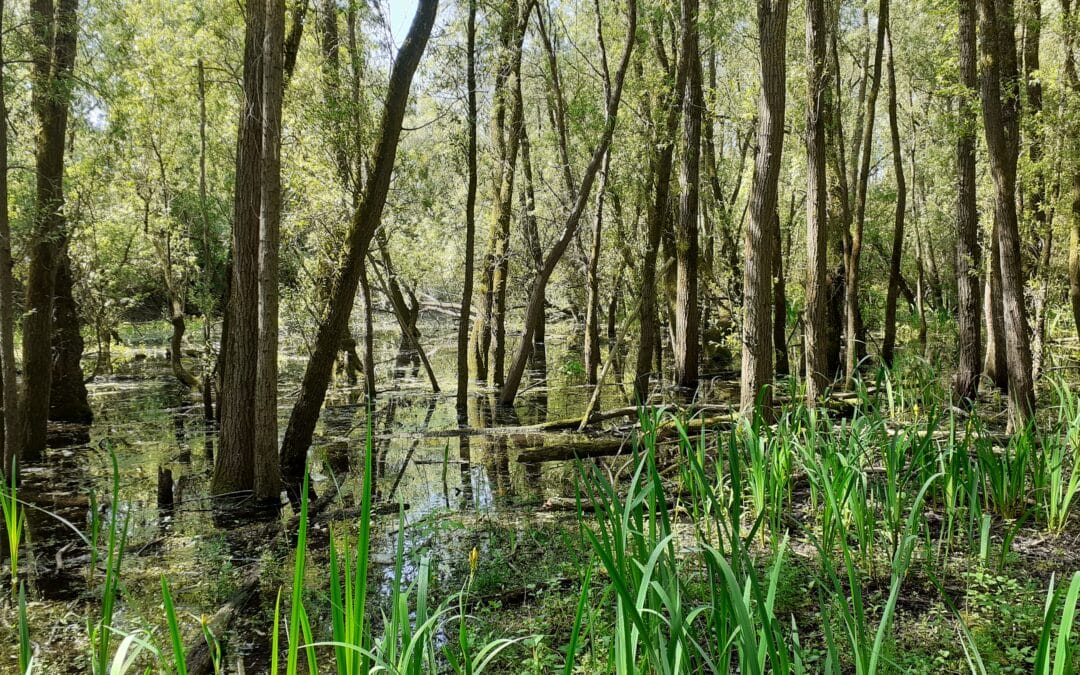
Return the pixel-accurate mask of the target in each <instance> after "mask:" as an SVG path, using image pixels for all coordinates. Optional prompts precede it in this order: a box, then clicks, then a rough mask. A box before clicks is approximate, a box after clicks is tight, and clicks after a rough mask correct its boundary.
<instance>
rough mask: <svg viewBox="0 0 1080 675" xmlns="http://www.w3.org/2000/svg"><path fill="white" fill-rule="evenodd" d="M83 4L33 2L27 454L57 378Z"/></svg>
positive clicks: (39, 445)
mask: <svg viewBox="0 0 1080 675" xmlns="http://www.w3.org/2000/svg"><path fill="white" fill-rule="evenodd" d="M77 7H78V2H77V0H59V2H57V4H56V5H55V7H54V4H53V1H52V0H32V2H31V3H30V27H31V31H32V34H33V38H34V46H33V48H32V50H31V51H32V60H33V69H32V70H33V73H32V82H33V91H32V94H31V108H32V109H33V111H34V117H35V118H36V120H37V124H38V130H37V139H36V146H35V151H34V161H35V175H36V177H37V186H36V193H35V201H34V222H33V226H32V227H33V229H32V231H31V238H30V241H31V246H30V266H29V269H28V271H27V280H26V313H25V317H24V319H23V379H22V395H21V400H20V408H21V412H22V416H23V422H22V433H21V438H20V439H19V441H20V445H21V449H22V452H23V457H24V459H27V460H31V461H33V460H36V459H39V458H40V457H41V455H42V452H43V451H44V449H45V435H46V430H47V427H46V424H47V422H46V420H47V418H48V414H49V391H50V389H51V386H52V373H51V371H52V321H53V289H54V285H55V280H56V274H57V265H58V255H59V252H60V250H61V248H62V246H61V245H62V242H63V240H64V239H65V237H66V234H65V230H66V227H67V226H66V223H65V222H64V214H63V208H64V150H65V140H66V137H67V121H68V108H69V103H70V99H71V72H72V69H73V67H74V64H75V43H76V37H77V35H78V21H77V17H76V10H77Z"/></svg>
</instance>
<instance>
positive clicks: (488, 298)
mask: <svg viewBox="0 0 1080 675" xmlns="http://www.w3.org/2000/svg"><path fill="white" fill-rule="evenodd" d="M532 5H533V3H532V2H526V3H525V5H524V6H522V5H521V4H520V3H518V2H516V1H515V2H514V3H512V4H511V6H510V7H509V8H507V9H506V10H505V11H506V15H505V16H504V18H503V24H502V27H501V33H500V43H501V44H500V54H499V59H500V60H499V70H498V74H497V76H496V82H495V94H494V96H495V101H494V106H495V112H494V115H493V123H492V129H491V132H492V136H493V137H494V141H495V146H496V149H497V155H496V156H497V157H498V164H497V167H496V173H497V176H498V178H497V181H498V183H497V185H496V193H495V210H494V211H493V213H492V216H491V228H490V231H489V235H488V252H487V255H486V256H485V257H484V284H483V285H482V287H481V292H482V295H481V297H480V300H481V304H480V311H479V316H478V317H477V321H476V323H475V324H474V326H473V334H472V353H473V359H474V365H475V367H474V370H475V371H476V377H477V379H479V380H487V379H488V376H489V374H490V376H491V379H492V380H493V382H494V383H495V385H496V386H501V384H502V380H503V360H504V357H505V351H506V342H505V339H506V276H507V273H508V271H509V258H508V257H507V254H508V248H509V238H510V219H511V217H512V215H513V196H514V179H515V171H516V168H517V154H518V149H519V147H520V139H521V126H522V116H523V112H522V101H521V84H520V79H521V52H522V41H523V40H524V37H525V27H526V26H527V25H528V17H529V13H530V11H531V9H532ZM493 338H494V345H492V340H493Z"/></svg>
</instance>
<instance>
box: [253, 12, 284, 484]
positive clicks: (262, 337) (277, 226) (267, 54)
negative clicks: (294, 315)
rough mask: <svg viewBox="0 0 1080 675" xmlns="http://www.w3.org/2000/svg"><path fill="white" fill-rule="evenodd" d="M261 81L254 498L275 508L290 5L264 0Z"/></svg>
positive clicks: (278, 472) (278, 473) (277, 471)
mask: <svg viewBox="0 0 1080 675" xmlns="http://www.w3.org/2000/svg"><path fill="white" fill-rule="evenodd" d="M265 11H266V30H265V33H266V34H265V36H264V39H263V72H262V75H263V79H262V88H263V94H262V104H263V109H262V121H263V127H262V153H261V155H262V156H261V159H262V181H261V188H260V189H261V193H260V226H259V320H258V326H259V347H258V364H257V367H256V376H255V439H254V440H255V449H254V452H255V457H254V459H255V484H254V490H255V498H256V499H257V500H263V501H267V502H269V503H271V504H274V505H276V504H277V502H278V500H279V499H280V496H281V467H280V464H279V462H278V421H277V402H278V396H277V388H278V363H277V358H278V267H279V261H278V251H279V248H280V239H281V235H280V231H281V107H282V98H283V96H284V89H285V85H284V54H283V53H282V43H283V41H284V39H285V1H284V0H265Z"/></svg>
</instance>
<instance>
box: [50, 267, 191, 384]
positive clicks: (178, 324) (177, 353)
mask: <svg viewBox="0 0 1080 675" xmlns="http://www.w3.org/2000/svg"><path fill="white" fill-rule="evenodd" d="M166 274H170V273H169V272H166ZM181 293H182V291H180V290H178V289H172V290H170V292H169V323H170V324H171V325H172V335H171V336H170V337H169V366H170V367H171V368H172V372H173V376H174V377H176V379H177V380H179V381H180V383H181V384H183V385H184V386H185V387H188V388H189V389H191V388H195V387H198V386H199V381H198V380H197V379H196V378H195V376H194V375H192V374H191V373H189V372H188V370H187V368H185V367H184V360H183V354H184V333H185V332H187V323H186V322H185V321H184V298H183V296H182V295H181ZM54 377H55V376H54Z"/></svg>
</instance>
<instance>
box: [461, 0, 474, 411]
mask: <svg viewBox="0 0 1080 675" xmlns="http://www.w3.org/2000/svg"><path fill="white" fill-rule="evenodd" d="M465 40H466V45H465V50H466V54H465V58H466V64H465V89H466V92H465V94H466V99H467V101H468V111H467V117H468V120H467V121H468V135H469V140H468V147H467V149H466V155H467V156H466V161H467V162H468V166H469V169H468V170H469V179H468V180H469V184H468V188H467V189H466V193H465V281H464V284H463V286H462V290H461V314H460V315H459V316H458V335H457V397H456V403H457V414H458V423H459V424H468V421H469V409H468V403H469V319H470V318H471V311H472V296H473V267H474V265H473V258H474V257H475V255H476V252H475V251H476V184H477V170H476V0H469V19H468V23H467V24H466V27H465Z"/></svg>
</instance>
